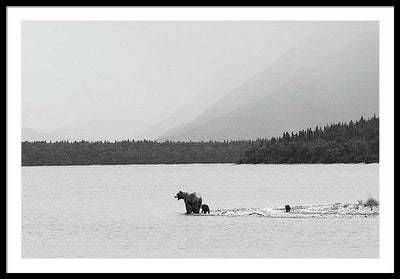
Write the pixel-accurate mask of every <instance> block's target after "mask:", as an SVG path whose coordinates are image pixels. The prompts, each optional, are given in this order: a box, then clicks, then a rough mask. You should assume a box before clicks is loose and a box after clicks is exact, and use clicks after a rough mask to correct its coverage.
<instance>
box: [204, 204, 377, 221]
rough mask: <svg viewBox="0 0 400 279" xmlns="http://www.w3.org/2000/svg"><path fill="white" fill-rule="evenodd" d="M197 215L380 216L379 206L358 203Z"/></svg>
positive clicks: (249, 209)
mask: <svg viewBox="0 0 400 279" xmlns="http://www.w3.org/2000/svg"><path fill="white" fill-rule="evenodd" d="M197 216H229V217H244V216H255V217H267V218H356V217H378V216H379V206H377V207H373V208H372V210H371V208H370V207H365V206H363V205H358V204H342V203H334V204H311V205H294V206H291V210H290V212H286V211H285V207H274V208H233V209H216V210H211V211H210V214H204V215H197Z"/></svg>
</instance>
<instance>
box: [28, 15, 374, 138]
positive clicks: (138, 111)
mask: <svg viewBox="0 0 400 279" xmlns="http://www.w3.org/2000/svg"><path fill="white" fill-rule="evenodd" d="M377 26H378V25H377V23H374V22H361V23H352V22H313V21H304V22H289V21H288V22H261V21H258V22H54V21H49V22H29V21H28V22H24V23H23V24H22V127H23V129H24V130H25V132H26V131H27V130H29V131H30V132H31V133H32V134H33V135H34V136H35V137H38V138H41V137H42V138H44V139H45V138H46V137H47V139H53V140H69V141H74V140H77V141H80V140H87V141H105V140H107V141H121V140H127V139H135V140H141V139H148V140H157V139H160V136H162V135H163V134H166V135H168V133H171V132H170V131H174V129H175V130H176V128H177V127H179V126H181V125H185V123H186V124H187V125H191V123H192V122H191V121H194V122H193V123H200V124H201V123H202V122H201V121H200V122H199V121H198V120H196V119H197V118H199V117H200V119H202V118H204V113H205V112H207V111H209V110H210V108H211V111H212V107H213V106H215V105H217V106H218V105H219V103H221V100H225V99H228V100H229V98H230V97H227V96H230V95H229V94H231V92H235V90H237V88H241V87H243V84H246V83H248V81H249V80H252V79H254V77H255V76H257V75H259V74H260V73H263V72H264V71H266V70H267V71H268V69H269V67H272V66H273V65H274V64H276V63H278V64H279V61H281V60H282V59H284V57H285V55H286V56H287V54H288V53H291V52H293V49H296V47H297V46H298V45H301V44H303V45H304V42H307V39H308V38H309V37H310V36H312V35H313V34H314V33H316V32H318V31H319V30H324V28H327V30H333V32H339V33H340V34H344V35H343V36H342V37H341V39H342V41H340V39H338V42H337V45H338V48H341V47H342V45H341V44H343V45H344V43H343V40H349V38H352V37H353V36H354V35H353V33H354V32H358V33H360V32H361V31H363V30H364V29H365V30H367V31H368V32H370V31H371V30H372V31H371V32H372V33H373V36H375V35H376V37H377V34H378V31H377V30H378V29H377ZM349 27H350V28H349ZM360 30H361V31H360ZM352 32H353V33H352ZM363 32H364V31H363ZM339 33H338V34H339ZM317 34H318V33H317ZM335 40H336V38H335ZM374 40H375V37H374ZM321 41H323V40H322V39H321ZM346 43H347V42H346ZM330 44H331V46H330V47H331V48H332V42H330ZM335 44H336V42H335V43H334V44H333V48H334V47H335ZM322 47H323V45H322ZM373 54H375V53H374V50H373ZM313 55H314V53H307V52H304V53H302V56H304V57H306V58H305V59H311V60H312V59H313ZM307 57H309V58H307ZM294 63H295V61H294ZM374 63H375V60H374ZM374 63H373V64H372V65H375V64H374ZM275 67H276V66H275ZM368 75H371V74H368ZM377 78H378V76H376V79H377ZM374 80H375V74H374ZM321 82H323V81H319V83H321ZM328 83H329V82H328ZM376 84H377V83H376ZM375 87H376V86H375V83H374V84H373V87H371V88H372V89H373V90H372V91H374V90H375ZM250 93H251V92H250ZM250 93H247V92H246V93H245V95H243V94H242V96H241V97H240V98H239V99H237V100H238V101H237V102H236V103H235V105H237V106H238V107H240V106H242V107H243V106H244V105H245V104H246V102H247V101H245V102H243V101H242V100H244V99H246V98H247V97H246V96H247V95H249V96H250ZM282 96H283V95H282ZM376 96H379V92H376ZM375 99H376V98H375V97H374V98H373V99H370V101H373V102H374V103H376V102H375V101H376V100H375ZM286 100H287V99H286ZM242 102H243V103H242ZM376 105H378V104H377V103H376ZM229 109H231V108H229ZM240 109H241V107H240ZM225 110H226V109H224V110H223V111H225ZM227 113H231V112H229V111H227ZM289 113H290V112H289ZM373 113H376V114H377V115H379V111H378V109H375V108H372V109H371V108H369V107H368V109H365V111H363V109H362V106H361V108H360V109H359V110H355V111H354V114H353V115H352V116H351V119H340V121H343V122H349V121H351V120H353V121H354V120H356V119H354V118H355V117H356V116H355V115H357V117H358V118H359V117H360V116H361V115H364V117H366V118H368V117H372V114H373ZM231 114H232V113H231ZM217 116H218V115H216V117H217ZM218 117H220V116H218ZM330 119H333V120H336V119H338V118H335V117H332V118H330ZM207 121H214V120H213V119H211V118H210V119H207ZM321 121H322V122H323V123H320V124H319V125H325V124H330V123H326V121H325V122H324V119H321ZM214 122H215V121H214ZM211 123H213V122H211ZM305 123H306V124H307V123H308V122H307V121H305ZM306 124H304V125H306ZM314 124H315V123H314V122H312V121H310V122H309V125H308V126H307V125H306V127H302V128H304V129H306V128H309V127H312V126H314ZM201 125H203V124H201ZM304 125H303V126H304ZM299 127H300V126H299ZM314 127H315V126H314ZM296 128H297V126H296V127H295V126H294V127H290V126H288V127H282V129H283V130H285V131H287V132H292V131H293V132H296V131H297V130H298V129H297V130H296ZM178 131H179V130H178ZM193 133H194V132H191V134H192V135H198V132H196V133H195V134H193ZM23 134H24V133H23ZM205 135H207V133H206V134H205ZM248 135H250V136H249V137H250V138H249V139H252V138H251V137H252V134H248ZM276 136H279V135H276ZM173 137H177V135H174V136H173ZM185 137H186V136H185ZM185 137H183V138H184V139H185V140H191V139H190V138H188V139H186V138H185ZM189 137H191V136H189ZM222 137H223V135H222ZM267 137H269V136H267ZM173 139H174V138H173ZM226 139H227V140H229V138H226ZM231 139H232V140H235V139H236V138H231ZM23 140H24V139H23ZM177 140H180V139H179V137H178V138H177ZM193 140H198V139H197V138H196V136H193ZM205 140H207V139H205ZM210 140H213V138H212V137H211V136H210Z"/></svg>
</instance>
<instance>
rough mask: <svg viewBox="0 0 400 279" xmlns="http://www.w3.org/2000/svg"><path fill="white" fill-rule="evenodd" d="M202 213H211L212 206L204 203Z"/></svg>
mask: <svg viewBox="0 0 400 279" xmlns="http://www.w3.org/2000/svg"><path fill="white" fill-rule="evenodd" d="M201 213H204V214H206V213H208V214H210V208H209V207H208V205H206V204H202V205H201Z"/></svg>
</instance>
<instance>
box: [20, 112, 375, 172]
mask: <svg viewBox="0 0 400 279" xmlns="http://www.w3.org/2000/svg"><path fill="white" fill-rule="evenodd" d="M376 162H379V118H378V117H376V116H374V117H372V118H370V119H368V120H365V119H364V118H363V117H361V119H360V120H358V121H356V122H353V121H350V122H349V123H335V124H330V125H326V126H325V127H318V126H317V127H315V128H314V129H312V128H308V129H306V130H302V131H298V132H297V133H293V132H292V133H288V132H285V133H283V135H282V136H280V137H278V138H271V139H263V138H260V139H257V140H234V141H233V140H226V141H221V142H219V141H207V142H179V141H178V142H171V141H165V142H156V141H149V140H141V141H135V140H124V141H115V142H109V141H96V142H88V141H74V142H69V141H59V142H45V141H39V142H22V165H23V166H62V165H124V164H190V163H237V164H260V163H264V164H301V163H376Z"/></svg>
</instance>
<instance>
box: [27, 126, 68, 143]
mask: <svg viewBox="0 0 400 279" xmlns="http://www.w3.org/2000/svg"><path fill="white" fill-rule="evenodd" d="M59 140H62V138H60V137H58V136H56V135H52V134H48V133H44V132H41V131H37V130H34V129H31V128H28V127H24V126H22V129H21V141H31V142H32V141H47V142H48V141H59Z"/></svg>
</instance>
